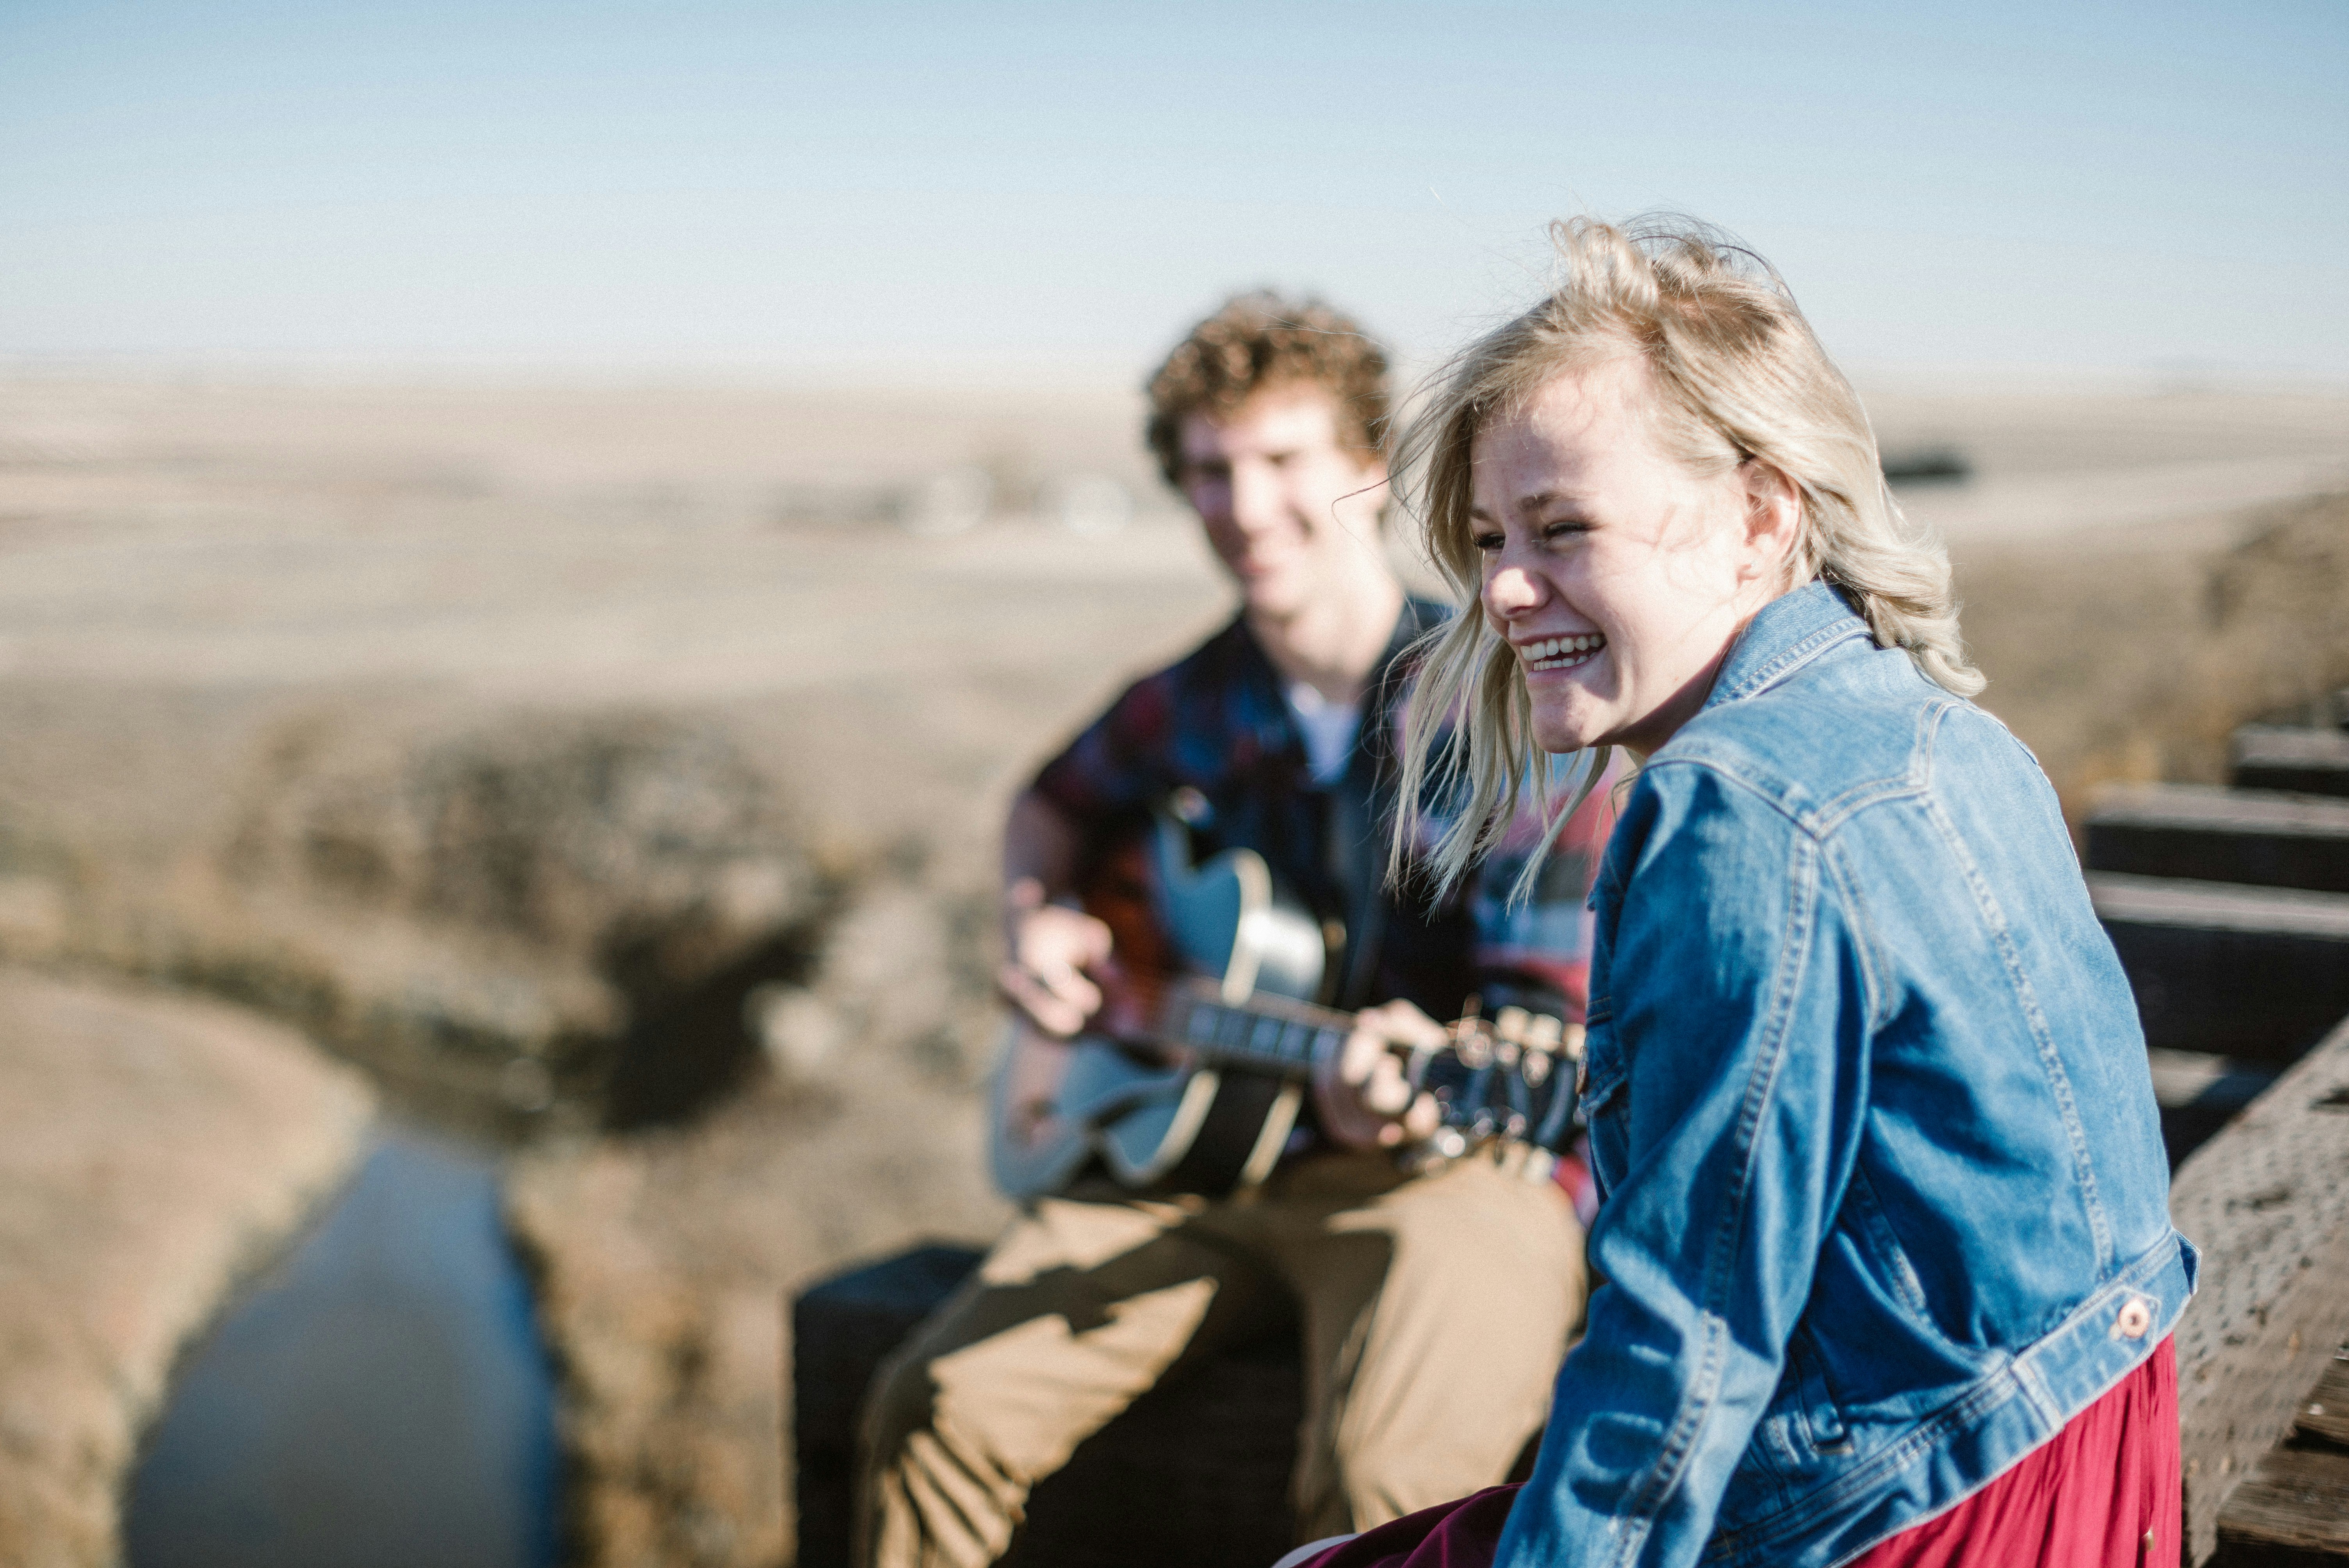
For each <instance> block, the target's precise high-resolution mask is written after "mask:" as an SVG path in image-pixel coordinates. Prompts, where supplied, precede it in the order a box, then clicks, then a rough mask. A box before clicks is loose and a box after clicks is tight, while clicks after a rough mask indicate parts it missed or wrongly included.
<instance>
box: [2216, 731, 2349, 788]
mask: <svg viewBox="0 0 2349 1568" xmlns="http://www.w3.org/2000/svg"><path fill="white" fill-rule="evenodd" d="M2235 782H2236V784H2238V785H2239V786H2240V787H2241V788H2243V789H2292V790H2297V791H2299V792H2301V793H2302V794H2310V795H2339V796H2349V734H2344V732H2342V731H2340V730H2337V729H2304V728H2298V727H2289V728H2288V727H2282V726H2278V725H2263V724H2249V725H2245V726H2244V727H2242V728H2240V729H2239V730H2237V731H2235Z"/></svg>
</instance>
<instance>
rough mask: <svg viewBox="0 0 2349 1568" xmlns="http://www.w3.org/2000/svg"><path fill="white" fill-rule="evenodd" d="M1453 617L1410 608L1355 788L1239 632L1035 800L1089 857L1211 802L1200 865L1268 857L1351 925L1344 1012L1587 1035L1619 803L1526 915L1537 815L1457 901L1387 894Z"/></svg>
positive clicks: (1553, 865)
mask: <svg viewBox="0 0 2349 1568" xmlns="http://www.w3.org/2000/svg"><path fill="white" fill-rule="evenodd" d="M1450 614H1451V612H1450V611H1448V610H1447V609H1445V608H1444V606H1443V605H1441V604H1437V603H1432V602H1430V601H1427V600H1421V599H1413V600H1410V601H1408V602H1406V603H1405V605H1404V607H1403V612H1402V615H1401V616H1400V617H1399V618H1398V620H1397V622H1396V624H1395V630H1394V634H1393V636H1392V638H1390V639H1389V641H1388V644H1387V648H1386V652H1385V653H1384V654H1383V655H1381V658H1380V660H1379V664H1378V667H1377V668H1376V670H1374V671H1373V672H1372V675H1371V683H1370V686H1369V687H1368V691H1369V694H1370V695H1369V696H1368V697H1367V698H1366V699H1365V701H1364V703H1363V714H1362V724H1361V730H1360V731H1359V732H1358V734H1357V736H1356V738H1355V742H1354V748H1353V752H1352V755H1351V757H1350V758H1349V759H1348V762H1347V767H1346V772H1345V774H1344V776H1343V777H1342V778H1340V779H1339V780H1337V782H1336V783H1334V784H1332V785H1330V786H1328V787H1326V788H1325V787H1323V786H1319V785H1317V784H1316V783H1315V782H1314V780H1313V778H1312V774H1311V772H1310V770H1309V767H1308V765H1307V761H1306V753H1305V743H1304V739H1303V738H1302V736H1301V735H1300V734H1299V731H1298V727H1297V724H1296V721H1295V719H1294V718H1293V717H1291V715H1290V712H1289V708H1288V703H1287V702H1286V701H1284V700H1283V699H1282V696H1281V682H1280V678H1279V676H1278V674H1277V673H1276V672H1275V670H1274V669H1273V667H1272V664H1271V662H1270V661H1269V660H1268V659H1267V658H1266V656H1265V654H1264V650H1263V649H1262V648H1261V647H1259V646H1258V645H1257V641H1256V638H1255V636H1254V635H1253V634H1250V633H1249V631H1248V629H1247V624H1246V623H1245V621H1244V620H1242V619H1239V618H1235V619H1234V620H1233V621H1232V622H1231V624H1228V625H1226V627H1224V629H1223V630H1221V631H1219V632H1217V633H1216V634H1215V635H1214V636H1212V637H1209V638H1208V639H1207V640H1206V642H1205V643H1203V644H1201V645H1199V646H1198V647H1197V648H1196V649H1195V650H1194V651H1193V652H1192V653H1191V654H1190V655H1187V656H1186V657H1185V658H1183V659H1182V660H1180V661H1179V662H1177V663H1175V664H1174V665H1169V666H1167V667H1166V668H1165V669H1163V670H1160V671H1159V672H1157V673H1156V674H1154V675H1151V676H1144V677H1143V678H1142V679H1141V680H1139V681H1136V682H1135V683H1134V684H1133V686H1129V687H1127V688H1126V690H1125V692H1124V694H1123V696H1120V697H1119V698H1118V699H1117V700H1116V701H1115V702H1114V703H1112V705H1111V706H1110V707H1109V710H1108V711H1107V712H1106V713H1104V714H1102V717H1100V718H1099V719H1097V720H1095V721H1094V722H1093V724H1092V726H1091V727H1089V728H1087V729H1086V730H1085V731H1084V732H1083V733H1082V734H1081V735H1079V736H1078V737H1077V738H1076V739H1075V740H1073V741H1071V743H1070V745H1069V747H1068V749H1066V750H1065V751H1063V752H1061V755H1059V756H1058V757H1056V758H1053V759H1052V760H1051V761H1050V762H1049V763H1047V764H1045V766H1044V768H1043V770H1042V771H1041V772H1040V773H1039V774H1038V775H1037V776H1036V780H1035V784H1034V789H1036V791H1037V792H1038V793H1039V794H1040V795H1041V796H1042V797H1043V798H1044V799H1046V800H1048V801H1050V803H1051V804H1052V805H1053V806H1055V807H1056V808H1058V809H1059V810H1061V812H1063V813H1064V814H1065V815H1066V816H1067V817H1068V818H1069V819H1070V820H1071V821H1073V822H1075V823H1076V824H1077V825H1078V826H1079V828H1080V830H1081V831H1082V832H1083V834H1084V838H1085V845H1086V851H1087V854H1088V856H1089V857H1095V856H1098V855H1099V854H1100V853H1102V851H1104V850H1106V849H1107V848H1108V847H1109V846H1111V845H1113V844H1116V843H1118V842H1120V841H1123V839H1124V837H1125V835H1127V834H1129V833H1131V832H1132V831H1133V830H1138V829H1139V828H1140V827H1141V826H1142V824H1143V822H1144V821H1145V820H1147V817H1148V813H1149V812H1150V810H1152V809H1153V808H1154V807H1155V806H1157V805H1159V804H1160V803H1162V802H1163V801H1164V800H1165V799H1167V798H1168V797H1169V796H1170V795H1172V794H1173V793H1174V791H1175V790H1177V789H1182V788H1184V787H1185V786H1187V787H1189V788H1190V789H1195V790H1197V791H1198V792H1199V794H1200V795H1201V796H1202V797H1204V798H1205V799H1206V803H1207V808H1208V810H1207V811H1206V813H1205V815H1204V816H1203V817H1202V818H1200V819H1199V820H1195V821H1194V823H1193V832H1194V847H1195V851H1197V852H1198V853H1199V854H1200V855H1201V856H1203V857H1204V856H1206V855H1209V854H1213V853H1216V852H1217V851H1221V850H1225V849H1228V848H1232V847H1234V846H1241V845H1244V846H1246V847H1247V848H1249V849H1253V850H1255V851H1257V853H1259V854H1261V855H1263V856H1264V858H1265V860H1266V861H1268V863H1269V864H1270V865H1271V867H1272V870H1273V874H1274V875H1275V876H1277V877H1278V878H1280V879H1281V880H1282V881H1284V882H1286V883H1287V884H1288V887H1289V888H1290V890H1291V891H1292V892H1295V893H1296V894H1297V895H1298V896H1299V897H1300V898H1302V899H1303V900H1304V901H1305V902H1306V903H1308V904H1309V906H1310V907H1311V908H1312V909H1313V911H1314V912H1315V913H1317V914H1319V915H1321V916H1324V917H1335V918H1337V919H1339V920H1341V921H1343V922H1344V923H1345V926H1346V929H1347V932H1348V934H1349V951H1348V952H1347V954H1345V961H1344V963H1343V966H1342V974H1343V979H1342V982H1341V984H1340V985H1339V987H1338V992H1337V995H1335V996H1334V997H1333V998H1332V1001H1333V1002H1334V1004H1335V1005H1337V1006H1343V1007H1357V1006H1366V1005H1368V1004H1370V1003H1373V1002H1383V1001H1387V1000H1390V999H1392V998H1395V997H1402V998H1406V999H1408V1000H1410V1001H1412V1002H1414V1003H1416V1004H1417V1005H1418V1006H1420V1007H1421V1008H1423V1009H1424V1010H1425V1011H1426V1012H1427V1013H1428V1014H1429V1015H1430V1016H1433V1017H1436V1018H1440V1019H1441V1018H1451V1017H1454V1016H1458V1014H1459V1013H1460V1011H1461V1008H1462V1006H1463V1005H1464V1002H1465V1001H1466V999H1467V997H1468V996H1469V995H1471V994H1476V995H1480V996H1481V998H1482V1000H1483V1004H1484V1007H1485V1012H1486V1014H1487V1015H1488V1016H1489V1015H1490V1014H1491V1013H1492V1012H1493V1011H1494V1010H1495V1009H1496V1008H1498V1007H1500V1006H1505V1005H1506V1004H1508V1003H1511V1002H1515V1003H1516V1004H1517V1005H1519V1006H1526V1007H1528V1008H1530V1009H1532V1010H1534V1011H1536V1012H1543V1013H1551V1014H1555V1015H1557V1016H1560V1017H1563V1018H1565V1019H1567V1020H1568V1021H1569V1022H1580V1021H1581V1019H1582V1014H1583V1004H1584V1001H1585V999H1586V985H1587V981H1588V969H1589V959H1590V936H1591V925H1590V914H1589V912H1588V908H1587V906H1586V905H1587V900H1588V895H1589V892H1590V884H1591V879H1592V878H1593V877H1594V876H1595V875H1596V874H1597V872H1598V867H1599V854H1600V851H1602V850H1603V849H1604V848H1605V846H1606V842H1607V834H1608V831H1609V829H1611V828H1612V827H1613V825H1614V810H1613V806H1612V802H1611V799H1610V796H1611V791H1610V790H1609V789H1605V788H1603V787H1602V788H1601V789H1599V790H1598V791H1596V792H1594V793H1593V795H1592V796H1591V799H1589V800H1588V802H1587V803H1586V804H1585V805H1584V806H1583V807H1582V808H1581V810H1578V812H1577V813H1576V814H1575V818H1574V820H1571V821H1569V822H1568V824H1567V827H1566V830H1565V831H1564V832H1563V833H1562V834H1561V835H1560V836H1559V839H1558V842H1557V846H1556V847H1555V849H1553V851H1551V854H1550V858H1549V860H1548V861H1547V863H1546V864H1545V865H1544V866H1543V868H1542V870H1541V872H1540V873H1539V877H1538V880H1537V883H1536V886H1535V888H1534V891H1533V893H1532V896H1531V897H1530V898H1529V899H1528V900H1526V902H1524V903H1518V904H1516V905H1511V904H1510V903H1509V902H1508V893H1509V890H1510V888H1511V887H1512V886H1513V885H1514V884H1515V882H1516V879H1517V876H1518V873H1519V872H1521V871H1522V870H1523V868H1524V865H1525V861H1526V855H1527V854H1528V853H1529V852H1530V851H1531V850H1532V849H1533V847H1534V846H1535V845H1536V844H1537V843H1538V841H1539V837H1540V833H1539V830H1540V821H1539V820H1538V819H1537V817H1536V815H1535V813H1534V811H1533V810H1531V807H1530V803H1529V804H1528V808H1527V809H1526V810H1525V811H1524V812H1523V813H1522V814H1521V815H1520V817H1519V819H1518V820H1517V821H1516V823H1515V824H1514V825H1513V827H1512V829H1511V831H1510V833H1509V835H1508V837H1507V839H1506V841H1505V842H1504V844H1503V845H1502V847H1501V849H1500V851H1498V852H1496V853H1495V855H1494V856H1493V857H1492V858H1491V859H1490V860H1489V861H1486V862H1485V864H1483V865H1482V866H1480V867H1478V868H1477V870H1476V871H1475V872H1474V873H1472V875H1471V876H1470V877H1469V878H1468V879H1467V880H1466V881H1465V882H1464V885H1463V886H1461V887H1459V888H1457V889H1455V890H1454V892H1453V893H1452V894H1451V895H1450V896H1448V897H1446V898H1444V900H1442V901H1441V902H1435V901H1431V900H1429V899H1427V898H1426V897H1425V895H1424V892H1423V891H1415V890H1414V889H1413V888H1412V887H1410V886H1407V887H1406V890H1405V891H1404V892H1403V893H1402V895H1401V896H1400V897H1397V896H1394V895H1391V894H1390V893H1389V892H1386V891H1385V890H1384V888H1383V886H1382V882H1383V876H1382V873H1383V872H1384V869H1385V856H1386V851H1387V829H1386V824H1388V823H1390V822H1392V802H1393V799H1394V780H1393V777H1392V775H1393V773H1394V771H1395V758H1396V741H1397V725H1398V719H1399V716H1400V710H1401V707H1402V700H1403V697H1404V695H1405V691H1406V688H1407V686H1408V684H1409V683H1408V679H1407V675H1408V672H1407V670H1406V669H1405V668H1404V667H1403V663H1402V660H1401V659H1400V657H1399V655H1402V652H1403V650H1404V649H1405V648H1406V647H1407V646H1408V645H1410V644H1411V643H1412V642H1413V639H1415V638H1416V637H1418V636H1419V635H1420V634H1421V633H1423V632H1424V631H1425V630H1427V629H1428V628H1430V627H1432V626H1433V625H1435V624H1438V623H1439V622H1441V621H1443V620H1444V619H1445V618H1447V617H1448V616H1449V615H1450ZM1415 880H1416V879H1414V881H1415Z"/></svg>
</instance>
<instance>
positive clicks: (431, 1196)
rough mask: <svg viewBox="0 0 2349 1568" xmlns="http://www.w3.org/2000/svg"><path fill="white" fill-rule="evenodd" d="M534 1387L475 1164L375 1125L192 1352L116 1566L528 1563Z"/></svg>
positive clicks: (538, 1452)
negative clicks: (307, 1220) (320, 1208)
mask: <svg viewBox="0 0 2349 1568" xmlns="http://www.w3.org/2000/svg"><path fill="white" fill-rule="evenodd" d="M555 1486H556V1459H555V1445H554V1399H553V1387H552V1380H551V1377H550V1374H549V1368H548V1366H547V1362H546V1357H545V1353H544V1351H543V1347H542V1346H540V1344H539V1342H538V1336H537V1332H536V1329H535V1327H534V1326H533V1323H532V1320H531V1303H530V1292H529V1285H528V1283H527V1281H526V1280H525V1279H524V1278H523V1274H522V1271H521V1269H520V1268H519V1267H518V1266H517V1264H516V1263H515V1260H514V1257H513V1254H512V1252H511V1251H510V1250H509V1249H508V1248H507V1245H506V1242H505V1237H504V1233H503V1232H502V1229H501V1227H500V1224H499V1219H498V1187H497V1167H496V1164H495V1162H494V1161H493V1160H492V1158H491V1157H489V1156H488V1155H486V1154H483V1153H481V1152H479V1151H477V1150H472V1149H470V1148H468V1147H466V1146H464V1145H461V1144H459V1143H456V1142H453V1141H451V1140H447V1139H444V1138H440V1137H438V1136H435V1135H432V1134H429V1133H426V1132H421V1131H419V1130H414V1129H412V1128H401V1127H391V1128H388V1129H387V1130H384V1131H383V1132H382V1133H381V1134H380V1135H379V1137H378V1141H377V1143H376V1146H375V1148H374V1149H373V1150H372V1152H371V1153H370V1154H369V1156H368V1158H367V1161H366V1162H365V1163H364V1165H362V1166H361V1168H360V1171H359V1173H358V1176H357V1179H356V1181H354V1182H353V1183H352V1185H351V1187H350V1189H349V1191H347V1193H346V1194H345V1195H344V1196H343V1198H342V1199H341V1200H340V1201H339V1202H337V1203H336V1205H335V1206H334V1208H333V1210H332V1211H331V1212H329V1213H328V1214H327V1215H326V1219H325V1220H324V1221H323V1222H321V1223H320V1224H319V1225H318V1227H317V1228H316V1230H315V1231H314V1232H312V1233H310V1234H309V1236H308V1237H307V1238H305V1240H304V1241H303V1242H302V1243H300V1244H299V1245H298V1246H296V1247H295V1249H294V1251H293V1252H292V1253H291V1254H290V1255H289V1256H288V1257H287V1258H286V1259H285V1261H284V1262H283V1263H282V1264H279V1265H278V1267H277V1268H275V1269H274V1270H273V1271H272V1272H271V1273H270V1274H269V1275H268V1276H266V1277H265V1278H264V1279H263V1280H262V1281H261V1282H260V1283H259V1284H257V1285H256V1286H255V1287H254V1289H253V1290H252V1291H251V1292H250V1293H249V1294H248V1295H246V1296H245V1297H244V1298H243V1300H242V1301H241V1302H239V1303H238V1304H237V1305H235V1306H234V1307H233V1309H232V1310H231V1311H230V1313H229V1314H228V1315H227V1316H226V1317H225V1318H224V1319H223V1320H222V1323H221V1324H220V1326H218V1327H217V1328H216V1329H215V1330H214V1331H213V1333H212V1335H211V1336H210V1337H209V1338H208V1339H207V1340H206V1341H205V1342H204V1343H203V1344H202V1346H200V1347H199V1348H198V1349H197V1350H196V1351H195V1352H194V1353H193V1354H192V1355H191V1357H189V1359H188V1361H187V1363H186V1365H185V1366H184V1367H182V1368H181V1378H180V1381H179V1383H178V1385H177V1386H176V1387H175V1388H174V1390H173V1392H172V1397H171V1404H170V1406H169V1408H167V1409H166V1410H165V1412H164V1415H163V1418H162V1419H161V1421H160V1424H159V1425H158V1427H157V1429H156V1430H155V1431H154V1432H153V1434H152V1435H151V1438H150V1443H149V1446H148V1449H147V1451H146V1453H145V1455H144V1457H143V1458H142V1459H141V1460H140V1464H139V1467H138V1469H137V1470H136V1472H135V1473H134V1474H133V1476H132V1478H131V1483H130V1494H129V1502H128V1507H127V1510H126V1517H125V1519H124V1534H125V1540H126V1546H127V1551H128V1557H129V1563H131V1564H132V1568H212V1565H214V1564H218V1565H220V1568H230V1565H234V1568H280V1565H283V1568H378V1565H381V1568H418V1565H420V1564H431V1565H432V1568H546V1565H549V1564H552V1563H553V1562H554V1554H555Z"/></svg>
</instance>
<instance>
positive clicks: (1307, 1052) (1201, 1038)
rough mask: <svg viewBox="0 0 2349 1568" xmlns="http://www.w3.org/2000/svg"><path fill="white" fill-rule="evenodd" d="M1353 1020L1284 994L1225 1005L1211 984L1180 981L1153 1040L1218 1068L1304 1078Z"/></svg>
mask: <svg viewBox="0 0 2349 1568" xmlns="http://www.w3.org/2000/svg"><path fill="white" fill-rule="evenodd" d="M1353 1027H1354V1016H1353V1015H1352V1014H1351V1013H1340V1012H1337V1011H1335V1010H1333V1009H1331V1008H1329V1007H1316V1006H1313V1005H1312V1004H1311V1003H1309V1002H1292V1001H1290V1000H1289V999H1288V998H1287V997H1285V996H1266V995H1257V996H1251V997H1249V998H1248V999H1247V1001H1246V1002H1242V1003H1237V1004H1235V1003H1230V1002H1226V1001H1225V1000H1224V999H1223V995H1222V993H1221V992H1220V990H1219V989H1218V988H1217V987H1216V984H1215V982H1213V981H1212V980H1185V981H1181V982H1179V983H1177V984H1176V985H1174V986H1173V987H1171V988H1170V989H1169V991H1168V994H1167V996H1166V1000H1165V1003H1164V1006H1163V1007H1162V1009H1161V1012H1160V1017H1159V1037H1160V1038H1161V1039H1163V1040H1164V1041H1165V1042H1166V1043H1167V1044H1168V1045H1170V1046H1179V1047H1184V1048H1185V1049H1187V1050H1190V1051H1192V1052H1195V1053H1196V1055H1197V1056H1198V1057H1200V1058H1201V1059H1202V1060H1203V1061H1206V1062H1208V1063H1212V1064H1215V1065H1216V1066H1222V1067H1237V1068H1247V1069H1248V1070H1249V1071H1251V1072H1263V1073H1272V1074H1275V1075H1277V1076H1278V1077H1281V1078H1309V1077H1311V1076H1312V1073H1313V1063H1314V1061H1315V1059H1316V1058H1317V1057H1319V1055H1320V1053H1322V1052H1323V1051H1330V1050H1335V1049H1337V1047H1339V1046H1340V1044H1341V1043H1343V1041H1344V1040H1345V1038H1346V1037H1347V1036H1348V1035H1349V1034H1350V1033H1352V1032H1353Z"/></svg>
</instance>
